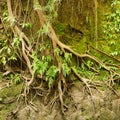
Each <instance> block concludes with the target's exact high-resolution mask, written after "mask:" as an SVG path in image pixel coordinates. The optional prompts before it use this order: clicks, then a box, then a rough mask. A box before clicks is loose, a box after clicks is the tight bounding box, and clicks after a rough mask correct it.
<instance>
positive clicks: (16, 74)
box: [0, 0, 120, 114]
mask: <svg viewBox="0 0 120 120" xmlns="http://www.w3.org/2000/svg"><path fill="white" fill-rule="evenodd" d="M5 3H6V4H4V9H3V12H2V14H3V15H2V18H1V25H2V26H3V31H2V34H4V35H3V37H2V38H0V71H1V73H0V81H1V82H3V81H4V80H5V81H11V84H12V85H10V86H9V85H8V86H5V88H4V87H3V88H2V87H1V89H2V90H1V91H0V102H3V103H4V102H5V103H6V99H7V98H8V97H11V96H15V97H18V95H21V96H23V94H24V97H23V99H22V100H23V101H25V103H27V104H29V103H30V102H31V101H32V100H33V96H35V97H36V96H40V95H41V96H42V97H44V98H45V99H46V98H47V99H49V100H50V102H51V98H52V97H50V96H51V95H53V100H56V99H58V100H59V103H60V106H61V112H62V114H64V112H65V110H64V107H65V104H64V100H65V94H66V93H69V91H68V86H71V83H72V84H74V82H75V81H76V80H77V81H81V82H80V84H82V85H83V86H85V87H86V91H87V92H88V94H90V95H91V97H92V92H91V88H92V87H94V88H96V89H97V88H100V89H101V90H103V91H104V90H106V88H107V87H108V86H109V88H110V90H113V91H115V90H116V89H119V82H118V81H119V79H120V74H119V72H120V70H119V68H120V60H119V59H118V58H119V56H120V45H119V44H118V43H119V42H120V35H119V33H120V24H119V23H120V10H119V8H120V2H119V1H118V0H114V1H112V2H111V3H110V4H111V11H109V13H107V14H106V15H105V18H104V25H103V26H104V28H103V30H104V34H103V35H102V36H101V38H104V40H103V39H102V40H101V38H98V40H97V42H98V44H99V46H98V47H97V48H96V47H94V46H95V44H96V43H95V41H93V40H91V38H92V37H91V36H92V35H90V34H93V33H91V31H89V30H90V29H91V28H89V29H88V31H89V32H88V31H87V30H83V31H82V29H81V30H80V29H79V28H77V27H76V26H75V25H74V26H73V25H71V24H70V23H67V24H65V23H62V22H60V21H59V20H57V16H58V15H59V14H57V12H58V11H57V10H58V6H59V5H60V3H61V0H48V1H47V2H45V3H44V5H42V4H40V2H39V1H38V0H34V1H32V3H31V2H30V1H29V0H28V1H27V5H26V6H27V7H26V8H24V9H23V8H21V5H23V3H24V2H23V1H20V3H15V2H13V1H12V0H7V2H5ZM61 4H63V3H61ZM91 8H92V7H91ZM92 12H95V11H94V9H93V8H92ZM87 14H90V13H87ZM91 16H92V17H93V18H94V19H95V16H96V15H94V16H93V15H91ZM87 17H90V16H89V15H88V16H87ZM93 18H87V19H88V20H87V23H84V26H87V27H89V26H91V25H95V26H92V27H93V28H92V29H93V30H92V32H94V29H95V28H98V27H97V23H95V21H94V20H93ZM92 20H93V21H92ZM92 22H93V23H92ZM96 22H97V21H96ZM76 24H77V23H76ZM101 24H103V23H102V22H101ZM98 29H99V28H98ZM95 30H97V29H95ZM85 31H87V32H86V33H85ZM98 31H99V30H98ZM95 33H97V34H100V33H99V32H96V31H95ZM95 33H94V34H95ZM2 34H1V33H0V35H1V36H2ZM89 35H90V36H89ZM95 35H96V34H95ZM97 36H98V35H96V36H94V37H95V39H96V38H97ZM103 48H104V49H103ZM7 87H8V88H7ZM13 88H14V90H13ZM9 89H10V90H9ZM10 91H13V92H14V94H12V95H11V93H10ZM21 92H22V93H21ZM37 93H43V94H44V95H45V96H43V95H42V94H37ZM33 94H34V95H33ZM41 96H40V97H41ZM3 99H4V100H5V101H4V100H3ZM68 101H69V100H68ZM45 102H46V101H45ZM30 104H31V103H30ZM12 107H13V106H12ZM12 107H10V110H11V109H13V108H12ZM66 108H67V107H66Z"/></svg>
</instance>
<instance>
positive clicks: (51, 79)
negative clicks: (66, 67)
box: [46, 65, 59, 87]
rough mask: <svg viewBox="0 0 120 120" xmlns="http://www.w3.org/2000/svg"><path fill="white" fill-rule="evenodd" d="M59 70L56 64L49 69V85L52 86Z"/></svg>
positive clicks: (47, 78) (47, 75)
mask: <svg viewBox="0 0 120 120" xmlns="http://www.w3.org/2000/svg"><path fill="white" fill-rule="evenodd" d="M58 72H59V69H58V68H57V67H56V66H54V65H52V66H50V67H49V69H48V70H47V72H46V81H47V82H48V86H49V87H51V85H52V84H53V82H54V80H55V77H56V75H57V73H58Z"/></svg>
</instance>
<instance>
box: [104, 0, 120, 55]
mask: <svg viewBox="0 0 120 120" xmlns="http://www.w3.org/2000/svg"><path fill="white" fill-rule="evenodd" d="M104 33H105V39H106V40H107V41H108V45H109V46H110V50H111V51H110V54H111V55H112V56H118V55H119V54H120V49H119V48H120V46H119V44H118V43H119V42H120V1H119V0H113V1H112V2H111V13H108V14H106V22H105V25H104Z"/></svg>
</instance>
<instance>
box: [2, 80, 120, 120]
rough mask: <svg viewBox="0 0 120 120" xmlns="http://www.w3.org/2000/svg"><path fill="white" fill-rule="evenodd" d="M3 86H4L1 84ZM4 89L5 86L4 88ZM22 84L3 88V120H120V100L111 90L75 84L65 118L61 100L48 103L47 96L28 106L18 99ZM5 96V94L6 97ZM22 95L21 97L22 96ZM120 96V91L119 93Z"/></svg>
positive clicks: (67, 102)
mask: <svg viewBox="0 0 120 120" xmlns="http://www.w3.org/2000/svg"><path fill="white" fill-rule="evenodd" d="M2 84H4V83H2ZM1 88H2V87H1ZM21 90H22V83H21V84H19V85H17V86H14V85H10V86H6V88H5V86H4V88H2V89H1V91H0V120H5V119H6V120H119V118H120V98H119V97H117V96H116V95H115V94H114V93H113V92H112V91H110V90H101V88H98V89H93V88H92V89H91V90H92V96H91V95H89V94H88V92H87V90H86V88H85V86H83V85H82V83H81V82H79V81H76V82H75V84H74V85H72V86H71V89H70V90H69V92H68V93H67V94H66V97H65V96H64V103H65V105H66V107H64V115H63V114H62V113H61V107H60V103H59V101H58V100H55V101H54V99H53V100H52V103H47V104H45V103H44V102H43V99H44V97H39V96H34V98H33V100H31V102H30V103H29V104H27V103H26V104H25V99H23V101H21V100H19V99H20V96H21V98H24V96H23V95H22V94H21V95H20V92H21ZM3 93H4V94H3ZM19 95H20V96H19ZM118 95H120V92H118Z"/></svg>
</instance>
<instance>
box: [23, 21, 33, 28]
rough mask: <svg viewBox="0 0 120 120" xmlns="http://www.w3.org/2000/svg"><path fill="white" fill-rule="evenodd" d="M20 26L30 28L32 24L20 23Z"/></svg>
mask: <svg viewBox="0 0 120 120" xmlns="http://www.w3.org/2000/svg"><path fill="white" fill-rule="evenodd" d="M22 28H32V24H31V23H29V22H27V23H23V24H22Z"/></svg>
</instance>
